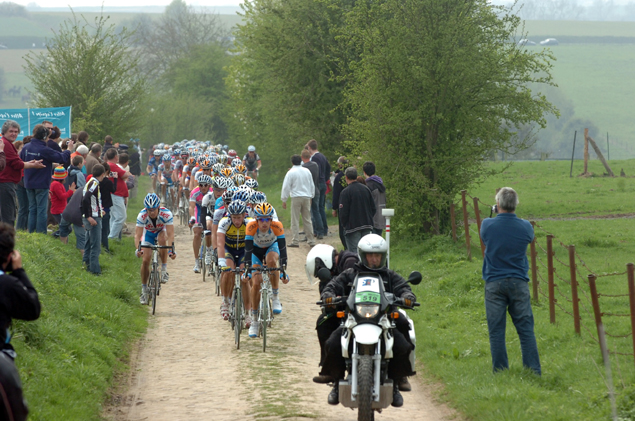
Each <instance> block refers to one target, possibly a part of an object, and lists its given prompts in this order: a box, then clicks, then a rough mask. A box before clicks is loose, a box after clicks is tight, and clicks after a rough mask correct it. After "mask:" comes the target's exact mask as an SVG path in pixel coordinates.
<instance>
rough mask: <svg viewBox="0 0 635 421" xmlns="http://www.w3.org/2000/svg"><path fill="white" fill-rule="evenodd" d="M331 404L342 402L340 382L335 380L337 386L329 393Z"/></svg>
mask: <svg viewBox="0 0 635 421" xmlns="http://www.w3.org/2000/svg"><path fill="white" fill-rule="evenodd" d="M328 402H329V405H337V404H338V403H340V388H339V382H335V386H333V389H331V393H329V398H328Z"/></svg>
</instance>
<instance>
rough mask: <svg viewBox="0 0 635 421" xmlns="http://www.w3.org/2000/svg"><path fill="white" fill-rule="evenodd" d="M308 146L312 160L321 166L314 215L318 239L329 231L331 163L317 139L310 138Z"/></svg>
mask: <svg viewBox="0 0 635 421" xmlns="http://www.w3.org/2000/svg"><path fill="white" fill-rule="evenodd" d="M307 146H308V147H309V152H311V161H313V162H315V163H316V164H318V167H319V168H320V175H319V180H318V190H319V192H320V197H319V200H318V203H317V205H318V209H317V214H316V215H313V217H314V220H313V223H314V224H315V226H314V227H313V228H314V229H315V234H316V235H317V238H318V240H321V239H322V238H324V236H326V235H327V234H328V233H329V227H328V223H327V222H326V211H325V210H324V206H325V203H326V180H328V179H329V178H330V177H331V164H329V161H328V159H326V157H325V156H324V155H322V154H321V153H320V152H319V151H318V144H317V141H316V140H315V139H311V140H309V143H307Z"/></svg>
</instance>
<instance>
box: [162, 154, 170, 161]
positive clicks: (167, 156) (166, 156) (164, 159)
mask: <svg viewBox="0 0 635 421" xmlns="http://www.w3.org/2000/svg"><path fill="white" fill-rule="evenodd" d="M161 161H163V162H168V161H170V162H172V158H171V157H170V154H167V153H166V154H165V155H163V158H161Z"/></svg>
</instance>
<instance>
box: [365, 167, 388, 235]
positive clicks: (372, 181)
mask: <svg viewBox="0 0 635 421" xmlns="http://www.w3.org/2000/svg"><path fill="white" fill-rule="evenodd" d="M362 168H363V169H364V177H366V187H368V188H369V189H370V193H371V194H372V195H373V202H375V207H377V212H375V216H374V217H373V234H377V235H381V234H382V232H383V231H384V227H385V226H386V218H385V217H384V216H383V215H382V213H381V211H382V210H383V209H386V186H384V181H383V180H382V179H381V177H379V176H377V175H375V164H374V163H372V162H370V161H366V162H364V166H363V167H362Z"/></svg>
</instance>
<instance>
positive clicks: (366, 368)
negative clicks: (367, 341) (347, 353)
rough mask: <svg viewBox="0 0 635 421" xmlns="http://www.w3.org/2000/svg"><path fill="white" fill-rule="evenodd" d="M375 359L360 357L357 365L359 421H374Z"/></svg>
mask: <svg viewBox="0 0 635 421" xmlns="http://www.w3.org/2000/svg"><path fill="white" fill-rule="evenodd" d="M373 380H374V378H373V357H372V356H370V355H360V357H359V364H358V365H357V399H358V400H359V407H358V408H357V421H374V419H375V411H374V410H373V408H372V405H373V383H374V381H373Z"/></svg>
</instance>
